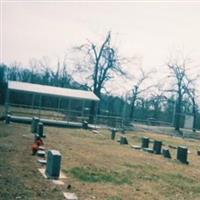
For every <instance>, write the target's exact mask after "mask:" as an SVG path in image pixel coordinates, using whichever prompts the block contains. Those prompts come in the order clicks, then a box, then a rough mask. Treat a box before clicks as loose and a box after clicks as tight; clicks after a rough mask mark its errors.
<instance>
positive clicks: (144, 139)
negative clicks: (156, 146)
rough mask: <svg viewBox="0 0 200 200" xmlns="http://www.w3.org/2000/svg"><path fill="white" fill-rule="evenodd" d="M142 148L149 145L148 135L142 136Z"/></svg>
mask: <svg viewBox="0 0 200 200" xmlns="http://www.w3.org/2000/svg"><path fill="white" fill-rule="evenodd" d="M141 147H142V148H148V147H149V138H148V137H142V145H141Z"/></svg>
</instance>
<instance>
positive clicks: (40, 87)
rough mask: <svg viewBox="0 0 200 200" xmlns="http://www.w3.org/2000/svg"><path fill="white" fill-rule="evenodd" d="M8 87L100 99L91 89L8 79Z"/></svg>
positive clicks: (60, 95)
mask: <svg viewBox="0 0 200 200" xmlns="http://www.w3.org/2000/svg"><path fill="white" fill-rule="evenodd" d="M8 89H9V90H14V91H23V92H28V93H37V94H42V95H50V96H57V97H65V98H72V99H82V100H91V101H99V98H98V97H97V96H96V95H95V94H94V93H93V92H91V91H84V90H77V89H67V88H60V87H53V86H47V85H40V84H32V83H25V82H19V81H8Z"/></svg>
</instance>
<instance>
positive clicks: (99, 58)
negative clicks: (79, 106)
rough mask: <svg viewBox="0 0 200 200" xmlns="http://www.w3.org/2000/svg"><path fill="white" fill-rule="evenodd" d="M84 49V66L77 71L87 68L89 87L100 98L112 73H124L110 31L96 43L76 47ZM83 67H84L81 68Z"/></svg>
mask: <svg viewBox="0 0 200 200" xmlns="http://www.w3.org/2000/svg"><path fill="white" fill-rule="evenodd" d="M78 49H79V50H81V51H84V53H85V57H86V59H87V62H86V66H81V65H79V66H78V67H79V71H81V72H83V71H84V70H86V68H87V70H88V72H89V74H90V75H89V76H88V78H89V79H90V80H91V82H92V83H91V85H90V86H89V88H90V89H91V90H92V91H93V92H94V93H95V94H96V95H97V96H98V97H99V98H101V92H102V89H106V88H105V84H106V83H107V82H108V81H109V80H111V79H112V78H113V76H114V74H118V75H119V74H120V75H125V73H124V72H123V71H122V69H121V61H122V60H121V59H120V58H119V56H118V54H117V50H116V49H115V48H114V47H113V45H112V44H111V32H108V33H107V35H106V37H105V39H104V41H103V42H102V43H101V44H100V45H97V44H95V43H93V42H88V43H87V44H85V45H82V46H80V47H79V48H78ZM83 68H84V69H83ZM95 107H96V106H95V103H94V102H92V104H91V107H90V116H91V117H90V122H92V121H93V116H94V114H95V112H96V110H95Z"/></svg>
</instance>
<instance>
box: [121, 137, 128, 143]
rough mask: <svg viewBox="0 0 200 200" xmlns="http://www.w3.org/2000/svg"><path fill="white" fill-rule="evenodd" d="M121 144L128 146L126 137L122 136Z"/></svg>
mask: <svg viewBox="0 0 200 200" xmlns="http://www.w3.org/2000/svg"><path fill="white" fill-rule="evenodd" d="M120 144H128V140H127V138H126V137H125V136H121V138H120Z"/></svg>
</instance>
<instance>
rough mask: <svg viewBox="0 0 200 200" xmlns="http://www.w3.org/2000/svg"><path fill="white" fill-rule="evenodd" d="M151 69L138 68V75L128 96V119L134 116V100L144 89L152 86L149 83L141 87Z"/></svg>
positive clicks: (148, 76)
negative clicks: (129, 105)
mask: <svg viewBox="0 0 200 200" xmlns="http://www.w3.org/2000/svg"><path fill="white" fill-rule="evenodd" d="M152 72H153V71H150V72H147V73H146V72H144V70H143V69H142V68H140V77H139V78H138V80H137V82H136V84H135V85H134V86H133V89H132V90H131V93H132V94H131V97H130V101H131V107H130V113H129V118H130V120H132V119H133V116H134V112H135V107H136V101H137V99H138V98H139V96H140V95H141V94H142V93H144V92H145V91H147V90H148V89H150V88H152V87H153V85H149V86H146V87H143V85H144V83H145V81H146V80H147V79H148V78H150V75H151V73H152Z"/></svg>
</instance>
